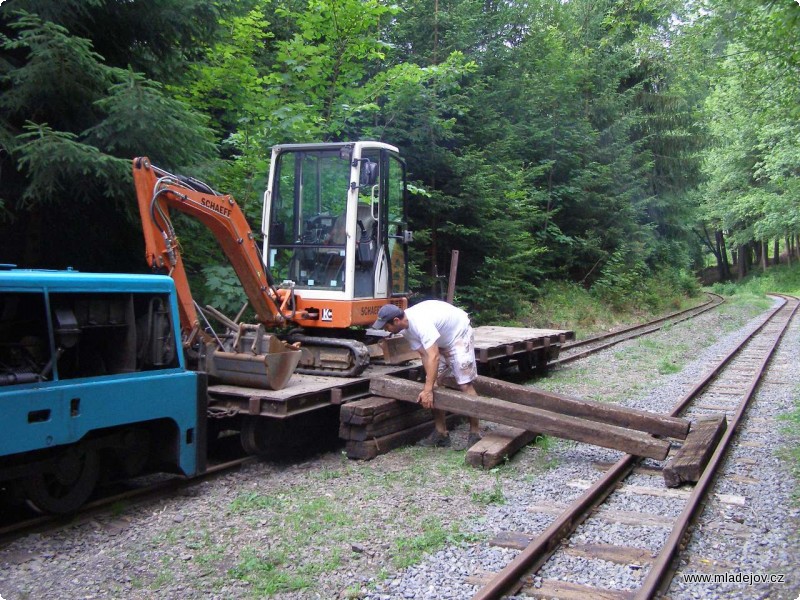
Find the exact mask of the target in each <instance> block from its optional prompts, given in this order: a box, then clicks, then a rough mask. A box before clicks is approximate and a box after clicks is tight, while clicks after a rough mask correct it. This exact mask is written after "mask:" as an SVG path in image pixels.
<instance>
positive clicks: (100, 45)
mask: <svg viewBox="0 0 800 600" xmlns="http://www.w3.org/2000/svg"><path fill="white" fill-rule="evenodd" d="M147 4H148V6H147V8H148V10H146V11H145V10H138V11H137V10H133V8H134V7H133V6H132V3H129V2H102V1H100V0H94V1H90V2H84V1H82V0H68V1H63V2H46V1H43V0H42V1H36V0H30V1H24V0H14V1H10V2H6V3H4V4H3V5H2V8H0V17H1V18H0V25H1V26H2V29H1V30H0V35H1V36H2V37H0V52H1V54H0V56H1V57H2V61H1V62H0V74H1V75H2V78H1V79H0V81H1V82H2V91H3V93H2V96H1V97H0V107H2V113H0V115H1V116H0V148H1V149H2V152H0V174H1V175H2V179H1V180H0V181H1V182H2V187H1V188H0V202H1V203H2V204H0V223H2V225H3V227H2V234H3V235H2V237H3V247H2V249H3V252H2V255H3V256H2V260H3V262H12V263H19V264H20V265H24V266H26V267H48V268H52V267H60V268H64V267H66V266H74V267H76V268H79V269H84V270H88V269H96V270H107V271H113V270H118V271H129V270H134V271H135V270H141V264H140V262H141V258H140V257H141V253H140V252H134V251H133V249H134V248H136V249H138V248H139V247H140V245H141V242H140V239H141V234H140V232H139V230H138V228H137V227H136V226H135V222H134V221H133V220H132V218H131V217H132V215H133V214H134V212H135V210H134V206H135V205H134V203H133V202H132V201H131V200H132V185H133V183H132V178H131V176H130V170H131V166H130V165H131V162H130V159H131V158H132V157H133V156H134V155H137V154H149V155H150V156H151V157H152V158H153V159H154V160H157V161H159V163H160V164H162V165H164V166H166V167H176V166H179V165H197V164H198V163H201V162H202V161H204V160H207V159H208V158H209V157H211V156H212V155H213V152H214V146H213V144H212V143H211V139H210V130H209V129H207V128H206V127H205V124H204V123H205V120H204V118H203V117H202V116H201V115H199V114H196V113H193V112H192V111H190V110H189V108H188V106H186V105H184V104H183V103H181V102H179V101H177V100H175V99H174V98H172V97H171V95H169V94H167V93H165V91H164V85H163V83H161V82H158V81H156V80H154V79H152V77H158V78H161V79H162V80H166V77H167V75H169V74H170V73H171V72H170V71H168V70H167V68H168V67H175V68H177V65H179V64H180V62H181V60H182V59H183V58H185V56H184V55H183V54H182V53H181V52H180V51H179V50H177V49H176V47H175V46H174V45H173V44H172V43H165V40H167V39H170V37H171V38H172V39H173V40H185V42H186V46H189V41H190V40H192V39H194V37H195V36H199V35H201V34H203V32H204V31H205V30H206V29H207V28H208V27H212V28H213V27H215V26H216V25H215V23H216V15H215V14H213V13H209V12H208V11H206V10H205V8H203V7H202V6H201V5H203V4H205V3H202V2H198V3H185V2H183V1H178V0H162V1H158V2H156V1H153V2H148V3H147ZM139 8H141V7H139ZM203 16H205V17H206V20H205V21H204V20H203ZM181 18H183V20H184V21H183V23H184V25H185V28H184V27H182V25H181V23H180V19H181ZM159 27H160V28H161V29H158V28H159ZM84 36H86V37H84ZM148 75H149V76H148ZM137 259H138V260H137Z"/></svg>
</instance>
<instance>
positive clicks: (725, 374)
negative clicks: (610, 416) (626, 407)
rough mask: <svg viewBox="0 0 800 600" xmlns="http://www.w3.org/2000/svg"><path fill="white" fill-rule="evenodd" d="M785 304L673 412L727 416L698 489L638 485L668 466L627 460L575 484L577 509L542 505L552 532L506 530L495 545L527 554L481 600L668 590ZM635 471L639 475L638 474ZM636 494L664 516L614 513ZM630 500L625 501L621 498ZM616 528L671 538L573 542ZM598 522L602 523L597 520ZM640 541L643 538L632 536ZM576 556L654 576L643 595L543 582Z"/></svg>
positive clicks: (777, 337) (644, 583)
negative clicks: (650, 542)
mask: <svg viewBox="0 0 800 600" xmlns="http://www.w3.org/2000/svg"><path fill="white" fill-rule="evenodd" d="M782 300H783V302H782V303H781V305H779V306H778V307H776V308H774V309H773V310H772V311H771V312H770V313H769V314H768V316H767V318H766V319H765V321H764V322H763V324H762V325H761V326H760V327H758V328H757V329H756V330H755V331H754V332H753V333H752V334H750V335H749V336H748V337H747V338H746V339H745V340H744V341H743V342H742V343H741V344H740V345H739V346H738V347H737V348H735V349H734V350H732V351H731V352H729V353H728V354H727V355H726V356H724V357H722V358H720V359H719V360H718V361H717V363H716V364H714V365H709V369H708V370H707V372H706V374H705V375H704V376H703V378H702V379H701V380H700V381H698V382H697V383H696V384H695V385H694V387H693V388H692V389H691V390H690V391H689V392H688V393H687V394H686V395H685V396H684V397H682V398H681V399H680V400H679V401H678V402H677V403H676V404H675V405H674V407H673V408H672V410H671V412H670V415H671V416H684V417H686V418H690V419H697V418H700V417H703V416H706V415H709V414H710V413H713V414H724V415H725V416H726V418H727V421H728V426H727V430H726V431H725V433H724V434H723V436H722V438H721V440H720V442H719V444H718V445H717V447H716V449H715V451H714V453H713V455H712V456H711V459H710V461H709V462H708V465H707V466H706V467H705V469H704V471H703V472H702V475H701V476H700V478H699V480H698V481H697V483H696V484H693V485H689V486H683V487H681V488H678V489H671V488H666V487H664V485H663V484H661V483H660V479H656V480H654V482H653V485H649V486H648V485H645V486H643V485H636V484H635V483H633V481H636V480H637V479H636V478H637V477H638V478H641V477H642V476H643V475H644V476H653V475H655V476H658V475H660V474H661V472H660V467H663V463H661V464H658V463H656V464H655V465H652V464H651V465H650V466H648V467H647V468H643V467H641V466H640V463H641V462H642V461H641V460H640V459H638V458H637V457H635V456H632V455H629V454H628V455H624V456H623V457H622V458H620V459H619V460H618V461H617V462H616V463H614V464H613V465H611V466H610V467H609V468H608V469H607V470H606V471H605V473H604V474H603V475H602V476H601V477H600V478H599V479H598V480H597V481H596V482H584V481H574V482H571V483H570V485H572V486H573V487H579V488H581V489H583V492H582V493H581V494H580V495H579V496H578V497H577V499H575V500H574V501H573V502H572V503H571V504H570V505H569V506H567V507H561V506H546V505H545V506H540V507H532V509H533V510H540V511H541V512H550V513H552V514H555V515H556V516H555V519H554V520H553V521H552V523H551V524H550V526H549V527H547V529H546V530H545V531H544V532H543V533H542V534H541V535H538V536H531V535H528V534H526V533H525V532H510V533H509V532H505V533H504V534H503V535H501V536H497V537H496V538H495V539H493V540H491V541H490V542H489V543H490V544H493V545H497V546H505V547H510V548H518V549H520V550H521V552H520V553H519V554H518V555H517V556H516V557H515V558H514V559H513V560H512V561H511V562H510V563H508V565H506V567H505V568H503V569H502V570H501V571H499V572H498V573H496V574H495V575H494V576H492V577H491V578H489V579H488V580H485V581H483V582H482V584H483V585H482V586H481V587H480V589H479V591H478V592H477V593H476V594H475V595H474V596H473V600H489V599H495V598H501V597H503V596H504V595H509V594H517V595H516V596H515V598H517V597H519V598H525V597H535V598H551V597H560V598H584V597H585V598H601V599H602V598H636V599H646V598H652V597H654V596H655V595H656V594H657V593H659V591H661V590H663V589H666V585H668V583H669V580H671V576H670V573H671V569H672V565H673V560H674V558H675V557H676V555H677V554H678V552H679V549H680V547H681V543H682V541H683V540H684V538H685V536H686V534H687V531H688V530H689V527H690V525H691V523H692V519H693V518H694V517H695V515H696V514H697V513H698V509H699V508H700V507H701V506H702V504H703V502H704V501H706V499H707V498H708V496H709V494H710V493H711V492H712V491H713V483H714V480H715V476H716V474H717V470H718V467H719V466H720V464H721V463H722V461H723V458H724V457H725V453H726V451H727V449H728V447H729V445H730V443H731V440H732V439H734V437H735V436H736V434H737V429H738V427H739V424H740V422H741V420H742V418H743V416H744V415H745V412H746V410H747V407H748V404H749V402H750V399H751V398H752V396H753V395H754V393H755V390H756V388H757V386H758V384H759V382H760V380H761V377H762V375H763V373H764V370H765V369H766V367H767V365H768V363H769V361H770V358H771V357H772V354H773V353H774V351H775V350H776V348H777V347H778V344H779V343H780V341H781V339H782V337H783V335H784V333H785V331H786V329H787V328H788V326H789V323H790V322H791V319H792V317H793V316H794V314H795V312H796V311H797V309H798V305H800V300H798V299H797V298H793V297H788V296H784V297H782ZM634 474H635V475H636V477H634ZM635 495H654V496H660V497H661V498H662V501H663V502H664V507H663V510H661V511H659V514H646V513H632V512H624V511H621V510H613V508H610V507H614V506H619V505H622V506H628V505H629V504H630V502H628V499H630V498H632V497H633V496H635ZM621 498H622V500H620V499H621ZM740 500H742V499H740V498H738V497H736V496H730V497H726V496H723V495H719V494H718V495H717V497H716V501H718V502H721V503H732V504H736V503H739V502H740ZM595 521H596V522H598V523H600V527H602V526H603V524H606V525H607V524H608V522H609V521H612V522H616V523H625V524H626V525H628V526H633V527H641V528H642V529H647V528H651V529H652V528H654V527H655V528H661V529H662V530H663V531H664V532H665V534H666V535H665V537H664V540H663V543H662V544H661V547H660V549H659V550H658V551H657V552H653V551H652V550H650V549H643V548H637V547H628V546H620V545H616V544H581V543H578V542H575V543H572V542H570V538H571V537H572V536H574V534H575V532H576V530H578V528H579V527H583V526H591V525H592V524H593V523H594V522H595ZM594 524H596V523H594ZM631 537H632V539H636V537H637V536H636V535H633V534H632V536H631ZM562 552H565V553H571V554H572V555H573V556H574V555H576V554H577V555H578V556H582V557H585V558H586V559H588V560H594V559H601V560H606V561H610V562H616V563H618V564H631V563H634V564H637V563H638V564H637V567H639V568H641V569H642V572H643V573H646V575H644V576H643V577H642V578H641V582H640V583H641V584H640V587H639V588H638V589H636V590H631V589H626V590H618V589H604V588H601V587H590V586H587V585H583V584H576V583H571V582H568V581H559V580H554V579H543V578H541V577H538V578H537V573H539V572H540V570H541V569H542V568H543V567H544V566H545V565H546V563H547V561H548V560H549V559H550V558H551V557H555V556H556V554H557V553H562Z"/></svg>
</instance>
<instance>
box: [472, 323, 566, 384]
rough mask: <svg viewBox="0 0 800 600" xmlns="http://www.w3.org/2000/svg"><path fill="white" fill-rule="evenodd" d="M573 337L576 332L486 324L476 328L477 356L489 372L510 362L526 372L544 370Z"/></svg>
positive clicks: (482, 366)
mask: <svg viewBox="0 0 800 600" xmlns="http://www.w3.org/2000/svg"><path fill="white" fill-rule="evenodd" d="M573 339H575V332H574V331H567V330H561V329H531V328H527V327H496V326H489V325H485V326H482V327H477V328H476V329H475V358H476V359H477V361H478V365H479V367H480V368H481V370H482V371H488V372H490V373H495V372H497V371H498V370H499V369H500V368H501V367H502V366H505V365H507V364H509V363H510V362H511V361H515V362H516V363H517V365H518V367H519V369H520V371H523V372H527V371H531V370H532V369H534V368H537V369H542V370H543V369H545V368H546V366H547V363H548V362H549V361H551V360H555V359H556V358H558V354H559V352H560V350H561V345H562V344H564V343H565V342H566V341H568V340H573Z"/></svg>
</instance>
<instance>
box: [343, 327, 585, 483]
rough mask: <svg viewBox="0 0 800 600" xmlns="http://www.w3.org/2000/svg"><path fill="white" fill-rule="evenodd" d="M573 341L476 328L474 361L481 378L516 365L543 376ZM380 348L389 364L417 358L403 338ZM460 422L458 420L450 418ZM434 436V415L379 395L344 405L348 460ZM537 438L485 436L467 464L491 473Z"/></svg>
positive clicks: (520, 433) (542, 332)
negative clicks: (506, 458)
mask: <svg viewBox="0 0 800 600" xmlns="http://www.w3.org/2000/svg"><path fill="white" fill-rule="evenodd" d="M574 337H575V334H574V332H572V331H565V330H557V329H531V328H521V327H489V326H483V327H478V328H476V329H475V359H476V361H477V363H478V367H479V369H480V371H481V372H492V373H497V372H499V371H500V370H502V369H503V368H504V367H507V366H510V365H516V366H517V367H518V368H519V370H520V371H523V372H530V371H533V370H535V369H540V370H544V369H546V366H547V363H548V361H550V360H553V359H555V358H557V357H558V353H559V350H560V348H561V345H562V344H564V342H565V341H568V340H572V339H574ZM381 347H382V356H381V358H383V359H384V360H387V362H389V363H391V364H398V363H400V362H402V361H404V360H410V359H413V358H418V354H417V353H416V352H414V351H412V350H411V349H410V348H409V346H408V344H407V343H406V342H405V339H404V338H403V337H401V336H396V337H391V338H387V339H385V340H383V342H382V344H381ZM419 377H421V370H417V371H415V372H413V373H412V374H411V378H413V379H416V378H419ZM456 419H457V417H455V416H453V417H452V418H451V420H456ZM432 431H433V417H432V414H431V411H429V410H424V409H422V408H420V407H418V406H416V405H413V404H409V403H408V402H404V401H403V400H398V399H394V398H386V397H382V396H380V395H377V396H371V397H368V398H364V399H362V400H357V401H354V402H350V403H348V404H345V405H344V406H342V409H341V412H340V426H339V437H340V438H342V439H343V440H345V441H346V442H347V444H346V452H347V456H348V457H349V458H354V459H367V460H368V459H372V458H375V457H376V456H377V455H379V454H383V453H386V452H389V451H390V450H393V449H395V448H398V447H400V446H403V445H406V444H413V443H415V442H417V441H419V440H421V439H423V438H425V437H426V436H428V435H429V434H430V433H431V432H432ZM534 437H535V435H532V434H531V433H530V432H528V431H524V430H520V429H517V430H513V431H511V430H509V429H508V428H506V429H502V430H500V431H498V432H496V433H493V434H491V435H489V436H487V439H486V440H485V441H483V443H482V444H480V445H479V447H478V448H476V450H475V452H476V453H477V454H476V456H477V458H473V457H472V455H473V453H470V457H468V460H469V461H470V463H471V464H474V465H475V466H483V467H487V468H488V467H492V466H494V465H496V464H497V463H499V462H500V461H502V460H503V459H504V458H505V456H507V455H508V454H509V453H510V452H515V451H516V450H518V449H519V448H521V447H523V446H524V445H525V444H527V443H529V442H530V441H531V440H533V439H534ZM509 443H510V445H509ZM493 461H494V462H493Z"/></svg>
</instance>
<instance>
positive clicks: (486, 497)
mask: <svg viewBox="0 0 800 600" xmlns="http://www.w3.org/2000/svg"><path fill="white" fill-rule="evenodd" d="M489 473H491V474H493V475H494V484H492V487H491V489H489V490H484V491H479V492H473V493H472V501H473V502H475V503H476V504H482V505H484V506H488V505H490V504H499V505H503V504H505V503H506V495H505V494H504V493H503V482H502V481H501V478H500V469H499V467H495V468H494V469H490V470H489Z"/></svg>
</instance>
